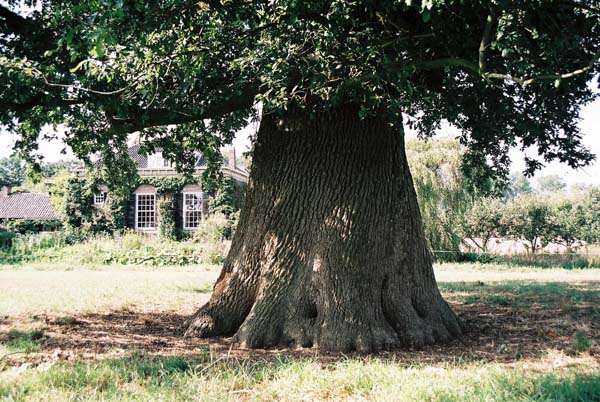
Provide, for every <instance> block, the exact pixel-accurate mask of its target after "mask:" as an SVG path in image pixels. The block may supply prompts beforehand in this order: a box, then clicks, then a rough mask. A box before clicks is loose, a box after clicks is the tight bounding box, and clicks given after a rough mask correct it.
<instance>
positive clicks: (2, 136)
mask: <svg viewBox="0 0 600 402" xmlns="http://www.w3.org/2000/svg"><path fill="white" fill-rule="evenodd" d="M580 118H581V121H580V123H579V126H580V128H581V131H582V133H583V143H584V144H585V145H586V146H587V147H589V148H590V150H591V151H592V153H594V154H595V155H597V156H598V157H599V158H600V99H598V100H596V101H595V102H593V103H591V104H589V105H587V106H586V107H584V108H583V109H582V110H581V114H580ZM257 127H258V126H257V123H252V124H250V125H249V126H248V127H246V128H244V129H243V130H241V131H240V132H238V133H237V135H236V138H235V139H234V141H233V145H234V146H235V148H236V151H237V153H238V155H239V154H241V153H243V152H246V151H248V150H249V149H250V146H251V141H250V140H249V137H251V136H253V135H254V134H255V133H256V130H257ZM457 133H458V131H457V130H456V129H455V128H453V127H451V126H445V127H442V129H441V130H440V131H439V132H438V133H437V134H436V136H439V137H455V136H456V135H457ZM407 136H408V137H409V138H410V137H411V136H414V133H410V132H408V133H407ZM15 139H16V137H15V136H14V135H11V134H8V133H7V132H6V131H0V158H1V157H7V156H10V155H11V153H12V147H13V145H14V142H15ZM63 148H65V145H64V144H63V143H62V142H61V141H60V140H53V141H48V140H42V141H41V142H40V146H39V150H40V154H41V155H43V156H44V160H46V161H48V162H55V161H57V160H60V159H65V158H67V157H71V158H72V157H73V156H72V153H71V152H70V151H69V150H67V154H66V155H64V154H62V153H61V150H62V149H63ZM527 153H528V154H529V155H530V156H534V155H535V154H536V152H535V150H529V151H527ZM510 155H511V159H512V161H513V162H512V166H511V170H519V171H522V170H523V169H524V168H525V163H524V159H523V158H524V154H523V152H521V151H520V150H518V149H514V150H513V151H512V152H511V154H510ZM550 174H557V175H559V176H560V177H561V178H562V179H563V180H564V181H565V182H566V183H567V185H569V186H571V185H573V184H577V183H584V184H592V185H600V162H599V161H595V162H594V163H593V164H592V165H590V166H587V167H585V168H582V169H578V170H574V169H571V168H569V167H568V166H567V165H564V164H561V163H558V162H552V163H549V164H547V165H546V166H545V167H544V168H543V169H542V170H540V171H539V172H537V173H536V175H535V177H539V176H545V175H550Z"/></svg>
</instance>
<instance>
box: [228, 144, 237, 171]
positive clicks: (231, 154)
mask: <svg viewBox="0 0 600 402" xmlns="http://www.w3.org/2000/svg"><path fill="white" fill-rule="evenodd" d="M227 165H228V167H229V168H230V169H237V165H236V163H235V147H231V148H229V155H228V160H227Z"/></svg>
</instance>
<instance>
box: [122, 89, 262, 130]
mask: <svg viewBox="0 0 600 402" xmlns="http://www.w3.org/2000/svg"><path fill="white" fill-rule="evenodd" d="M257 93H258V85H257V84H256V83H251V84H248V85H246V86H245V87H244V88H243V89H242V91H241V93H240V94H239V95H237V96H233V97H231V98H229V99H228V100H225V101H221V102H215V103H213V104H212V105H210V106H208V107H207V108H204V109H203V110H201V111H199V112H192V111H187V110H185V111H181V110H179V111H177V110H170V109H146V110H140V111H139V112H140V113H138V114H137V115H136V116H135V117H129V118H126V119H120V118H117V117H113V118H111V129H110V131H111V132H112V133H113V134H122V133H133V132H135V131H140V130H143V129H145V128H149V127H157V126H168V125H177V124H186V123H193V122H195V121H200V120H204V119H212V118H216V117H220V116H224V115H226V114H229V113H232V112H236V111H239V110H246V109H250V108H251V107H252V106H253V105H254V97H255V96H256V94H257Z"/></svg>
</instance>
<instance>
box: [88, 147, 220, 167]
mask: <svg viewBox="0 0 600 402" xmlns="http://www.w3.org/2000/svg"><path fill="white" fill-rule="evenodd" d="M141 147H142V145H141V144H135V145H132V146H130V147H129V148H127V154H128V155H129V157H130V158H131V159H132V160H133V161H134V162H135V164H136V165H137V167H138V169H147V168H148V157H147V156H146V155H143V154H141V153H140V149H141ZM157 152H160V148H159V149H157ZM224 162H225V161H224ZM100 166H102V160H101V159H98V160H97V161H96V162H94V167H100ZM202 166H206V161H205V160H204V158H203V157H202V156H199V157H198V160H197V161H196V167H202Z"/></svg>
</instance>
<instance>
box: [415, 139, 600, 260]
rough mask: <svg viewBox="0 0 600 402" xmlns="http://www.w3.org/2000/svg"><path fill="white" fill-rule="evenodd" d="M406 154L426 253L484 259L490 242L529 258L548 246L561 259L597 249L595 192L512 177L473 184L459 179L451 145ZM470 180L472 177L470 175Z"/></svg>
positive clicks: (599, 200) (599, 207)
mask: <svg viewBox="0 0 600 402" xmlns="http://www.w3.org/2000/svg"><path fill="white" fill-rule="evenodd" d="M407 154H408V159H409V163H410V165H411V171H412V174H413V180H414V182H415V188H416V191H417V196H418V200H419V206H420V209H421V214H422V216H423V223H424V226H425V233H426V236H427V239H428V241H429V244H430V246H431V248H432V249H433V250H444V251H451V252H460V251H461V250H464V249H465V247H466V246H467V245H468V246H469V247H471V248H474V249H476V250H477V251H480V252H487V251H488V247H489V243H490V240H491V239H492V238H503V239H512V240H520V241H522V244H523V245H524V246H525V247H526V248H527V250H528V252H529V253H536V252H538V251H539V250H540V249H542V248H544V247H545V246H547V245H548V244H549V243H556V244H560V245H563V246H564V247H565V248H566V250H567V251H572V250H574V248H575V246H577V245H579V244H581V242H584V243H597V242H600V187H593V186H582V185H579V186H574V187H573V188H572V189H571V191H569V192H567V190H566V187H567V186H566V184H565V183H564V181H563V180H562V179H561V178H560V177H559V176H557V175H547V176H541V177H538V178H536V179H535V181H534V185H532V183H531V182H530V180H529V179H528V178H527V177H525V176H524V175H523V174H520V173H517V172H513V173H512V174H511V175H510V178H509V181H508V182H507V183H491V182H490V183H479V182H477V181H476V180H473V179H472V173H473V172H465V169H464V164H463V155H464V149H463V148H462V146H461V145H460V144H459V143H458V141H455V140H440V139H436V140H429V141H409V142H408V144H407ZM475 173H476V172H475Z"/></svg>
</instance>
